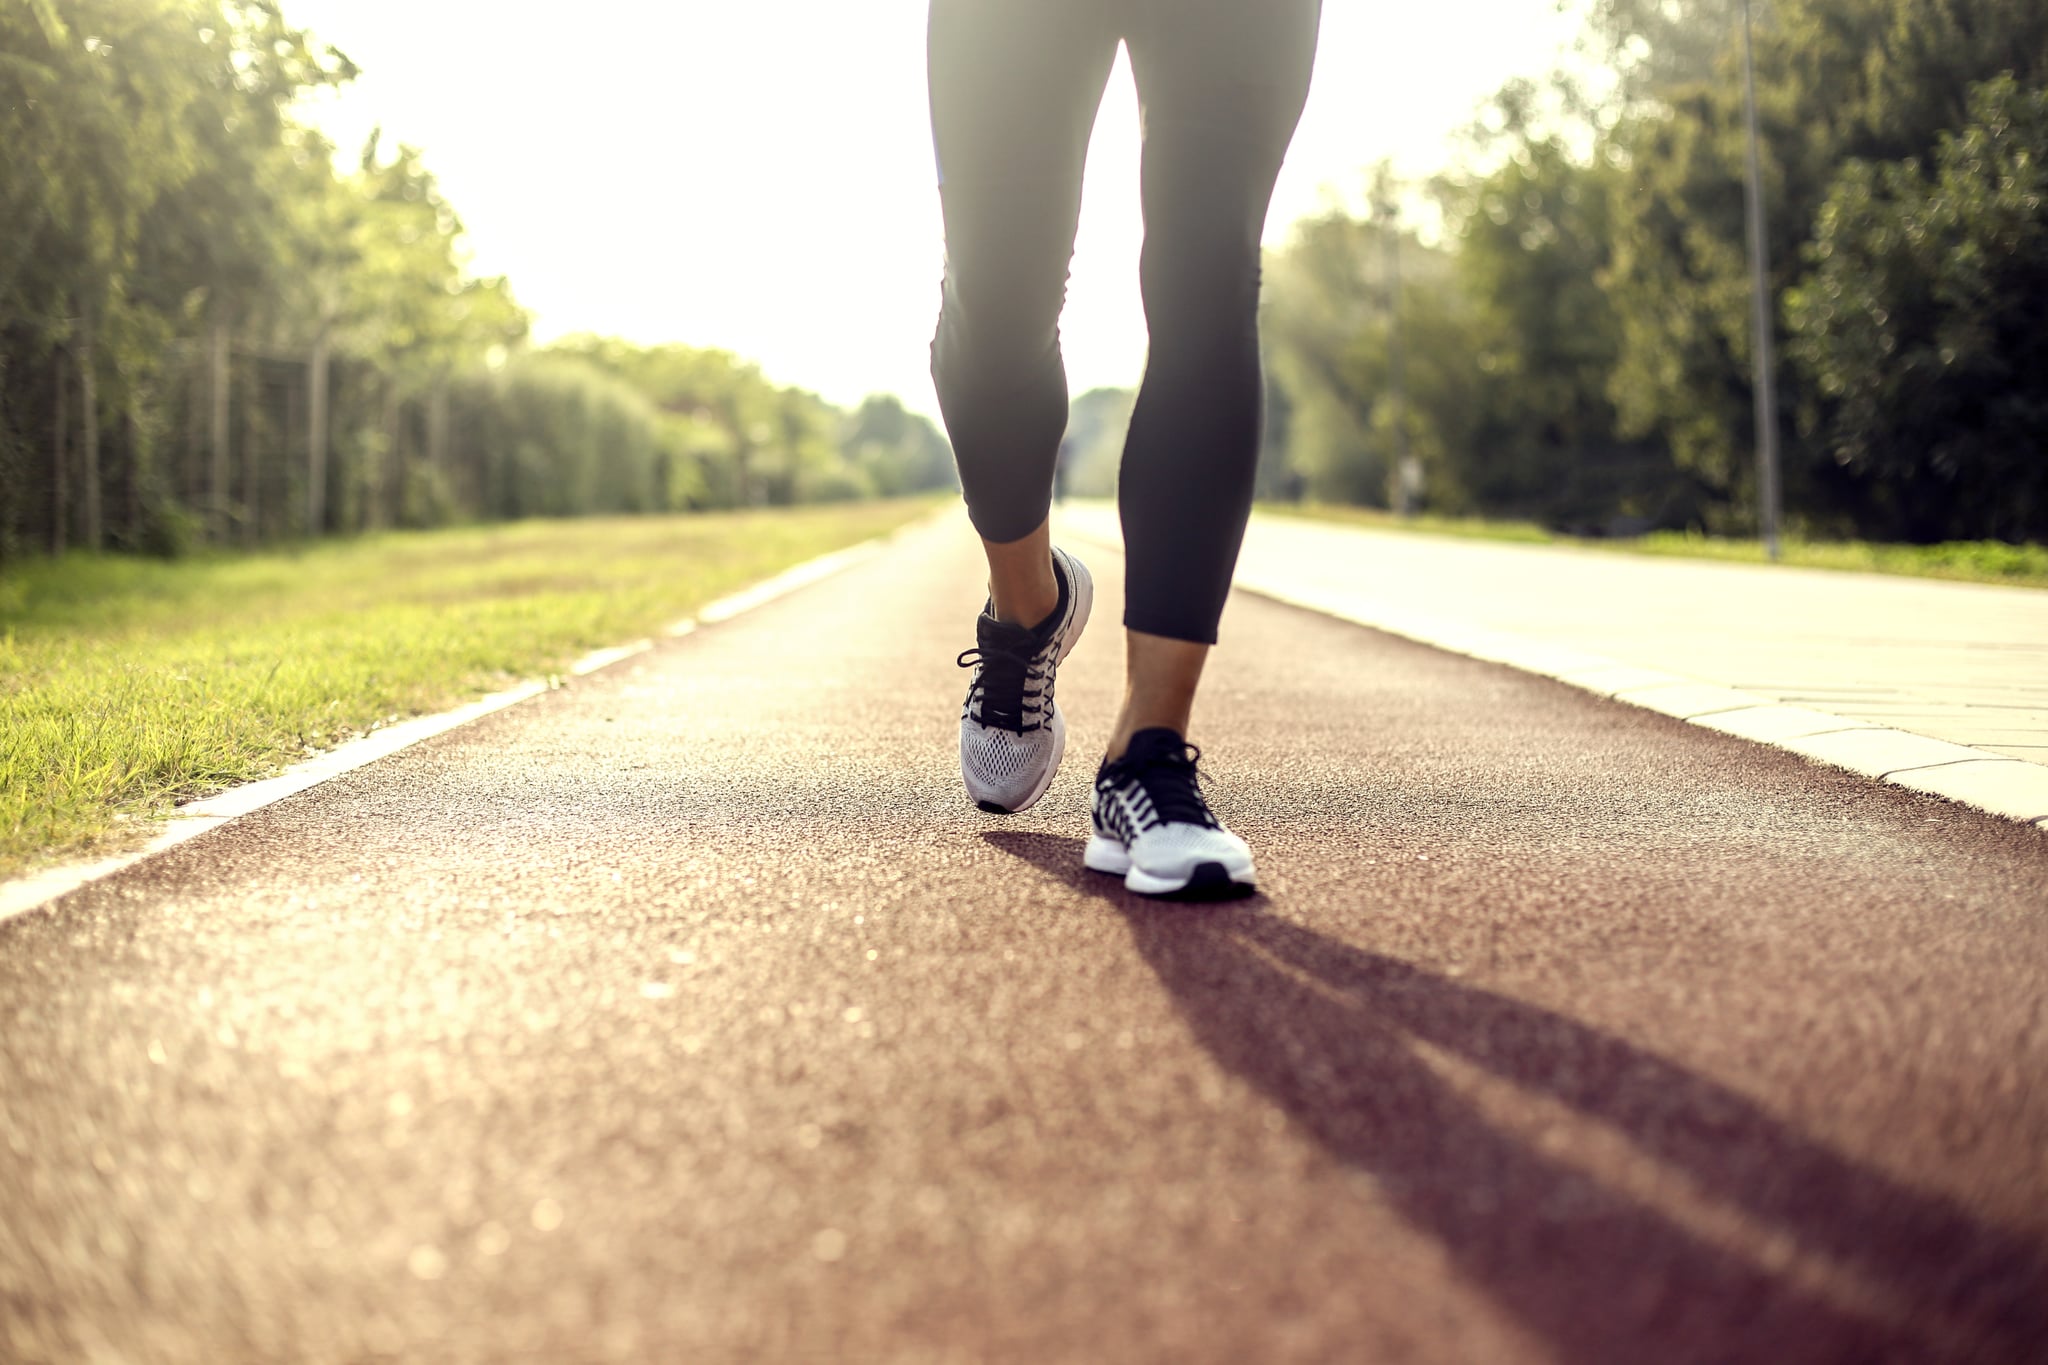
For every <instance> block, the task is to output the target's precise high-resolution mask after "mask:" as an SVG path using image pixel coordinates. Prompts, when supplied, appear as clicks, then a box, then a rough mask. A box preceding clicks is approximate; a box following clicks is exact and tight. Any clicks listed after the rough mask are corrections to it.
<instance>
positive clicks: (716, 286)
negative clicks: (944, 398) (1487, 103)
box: [285, 0, 1576, 413]
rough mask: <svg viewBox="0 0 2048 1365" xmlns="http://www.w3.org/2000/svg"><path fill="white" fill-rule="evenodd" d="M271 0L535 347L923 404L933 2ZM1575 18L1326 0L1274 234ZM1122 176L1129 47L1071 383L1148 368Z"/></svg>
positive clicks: (928, 308)
mask: <svg viewBox="0 0 2048 1365" xmlns="http://www.w3.org/2000/svg"><path fill="white" fill-rule="evenodd" d="M1030 2H1031V0H1026V3H1030ZM1255 2H1256V0H1255ZM285 12H286V14H287V15H288V16H289V18H290V19H291V20H292V21H293V22H294V23H297V24H299V25H301V26H304V27H306V28H309V29H311V30H312V31H313V33H314V34H315V36H316V37H318V38H320V39H322V40H323V41H326V42H329V43H332V44H334V45H335V46H337V47H339V48H340V49H341V50H342V51H344V52H346V53H347V54H348V55H349V57H350V58H352V59H353V60H354V61H355V62H356V63H357V65H359V66H360V67H361V68H362V69H363V75H362V77H361V78H360V79H359V80H358V81H356V82H354V83H353V84H352V85H351V86H349V87H348V88H346V89H345V90H344V91H342V92H340V93H338V94H332V95H323V96H321V97H320V98H318V99H317V100H315V101H312V102H309V104H308V105H307V107H306V109H305V113H306V115H307V117H309V118H310V119H311V120H312V121H313V122H314V123H315V124H317V125H318V126H320V127H321V128H322V129H323V130H325V131H326V132H327V133H328V134H329V136H330V137H332V138H334V140H335V141H336V142H337V143H338V144H340V145H341V146H342V147H343V148H344V149H350V150H353V149H356V148H359V147H360V145H361V143H362V140H363V138H364V137H365V136H366V135H367V133H368V132H369V130H370V129H371V128H372V127H376V126H381V127H382V128H383V130H384V135H385V137H386V139H387V140H388V141H390V142H401V141H402V142H406V143H410V144H412V145H415V146H418V147H420V148H422V149H423V150H424V152H425V156H426V164H427V166H428V167H429V169H431V170H432V171H433V172H434V173H435V174H436V175H437V176H438V177H439V179H440V181H441V185H442V189H443V190H444V192H445V193H446V194H447V196H448V198H449V200H450V202H452V203H453V204H454V206H455V208H456V210H457V212H458V213H459V214H460V215H461V217H462V220H463V223H464V225H465V226H466V227H467V229H468V243H469V247H470V250H471V252H472V254H473V259H474V265H475V268H476V269H477V270H478V271H479V272H480V273H484V274H504V275H507V276H509V277H510V278H511V282H512V288H513V292H514V293H515V295H516V296H517V297H518V298H519V300H520V301H521V302H522V303H523V304H524V305H525V306H526V307H527V308H529V309H530V310H532V311H533V313H534V315H535V321H534V335H535V338H536V340H539V341H543V342H545V341H547V340H550V339H552V338H555V337H559V336H562V335H565V334H567V333H571V332H582V331H594V332H601V333H607V334H611V335H616V336H622V337H625V338H628V339H630V340H633V341H636V342H642V343H650V344H651V343H658V342H664V341H680V342H685V343H688V344H690V345H695V346H715V347H720V348H722V349H725V350H729V351H733V352H735V353H737V354H739V355H741V356H743V357H745V358H746V359H748V360H751V361H754V362H756V363H758V364H759V365H760V366H761V367H762V369H763V371H764V372H765V373H766V374H767V375H768V376H769V377H770V378H772V379H774V380H775V381H776V382H778V383H782V384H795V385H800V386H802V387H804V388H807V389H812V390H815V391H817V392H819V393H821V394H822V395H824V396H825V397H826V398H827V399H829V400H831V401H832V402H835V403H839V404H842V405H846V406H851V405H853V404H855V403H858V402H859V401H860V399H861V398H862V397H863V396H864V395H866V394H869V393H895V394H897V395H898V396H900V397H901V398H902V399H903V400H904V402H905V403H906V404H907V405H909V406H910V407H912V408H914V409H916V410H918V411H921V412H926V413H935V412H936V411H937V400H936V399H935V397H934V396H933V394H932V389H931V380H930V377H929V375H928V373H927V365H928V363H929V351H928V347H929V343H930V339H931V334H932V326H933V321H934V318H935V317H936V314H937V309H938V301H939V285H938V282H939V275H940V270H941V267H942V263H943V238H942V233H941V229H940V220H939V204H938V191H937V187H936V183H935V174H934V169H933V163H932V152H931V131H930V117H929V110H928V106H927V104H926V95H925V80H924V56H925V47H924V27H925V0H608V3H606V4H604V5H601V6H590V7H583V8H576V9H572V8H571V7H568V6H562V5H552V4H551V5H546V6H541V5H523V4H518V3H506V0H285ZM1575 28H1576V26H1575V23H1574V22H1573V21H1572V20H1571V19H1570V18H1568V17H1565V16H1560V15H1559V14H1557V13H1556V12H1555V6H1554V4H1553V3H1552V0H1430V2H1429V3H1426V4H1409V3H1403V4H1396V3H1393V0H1326V7H1325V13H1324V19H1323V32H1322V43H1321V48H1320V51H1319V54H1318V58H1317V67H1316V75H1315V83H1314V85H1313V87H1312V89H1311V91H1310V95H1309V102H1308V108H1307V110H1306V112H1305V113H1304V114H1303V117H1302V123H1301V127H1300V129H1299V131H1298V132H1297V133H1296V136H1295V141H1294V145H1293V147H1292V149H1291V151H1290V153H1289V156H1288V160H1287V164H1286V167H1285V169H1284V170H1283V171H1282V174H1281V179H1280V184H1279V187H1278V189H1277V191H1276V193H1275V196H1274V203H1273V209H1272V213H1271V216H1270V217H1269V219H1268V222H1267V240H1268V241H1269V242H1272V243H1277V242H1280V241H1283V240H1285V237H1286V234H1287V231H1288V228H1289V226H1290V225H1291V224H1292V223H1293V222H1295V221H1296V220H1298V219H1300V218H1302V217H1304V216H1307V215H1310V214H1313V213H1315V212H1317V211H1319V210H1320V209H1322V208H1324V207H1326V206H1328V205H1329V204H1331V203H1332V202H1337V203H1345V204H1350V205H1356V204H1357V203H1358V201H1359V198H1360V195H1359V191H1360V189H1361V188H1362V186H1363V184H1364V181H1365V176H1366V172H1367V168H1369V167H1370V166H1371V165H1372V164H1373V163H1375V162H1377V161H1378V160H1380V159H1381V158H1383V157H1387V158H1391V159H1392V160H1393V162H1394V165H1395V167H1396V169H1397V170H1399V171H1401V172H1403V173H1407V174H1412V175H1418V176H1419V175H1426V174H1428V173H1431V172H1433V171H1436V170H1438V169H1440V168H1441V167H1442V166H1444V165H1445V164H1446V163H1447V162H1448V160H1449V159H1450V157H1451V155H1452V153H1453V140H1454V138H1455V136H1456V134H1457V133H1458V132H1459V131H1460V130H1461V129H1463V128H1464V127H1466V126H1467V125H1468V124H1469V123H1470V122H1471V120H1472V117H1473V115H1474V113H1475V111H1476V110H1477V108H1478V106H1479V105H1480V104H1481V103H1482V102H1483V101H1484V100H1485V99H1486V98H1487V96H1488V95H1490V94H1491V93H1492V92H1493V91H1494V90H1495V89H1497V88H1498V87H1499V86H1500V84H1501V83H1502V82H1503V81H1504V80H1506V79H1508V78H1509V77H1512V76H1516V75H1528V76H1540V75H1542V74H1543V73H1545V72H1547V71H1549V70H1550V69H1551V68H1552V67H1553V66H1555V65H1556V64H1557V63H1558V61H1559V60H1560V58H1561V56H1562V55H1563V53H1564V51H1565V49H1566V47H1567V45H1568V44H1569V41H1570V39H1571V37H1572V35H1573V33H1574V32H1575ZM1137 179H1138V113H1137V96H1136V93H1135V90H1134V89H1133V87H1132V84H1131V78H1130V70H1129V67H1128V65H1127V64H1126V63H1125V61H1124V60H1123V59H1122V58H1121V57H1119V59H1118V64H1117V70H1116V73H1115V74H1114V75H1113V76H1112V77H1111V80H1110V87H1109V92H1108V94H1107V95H1106V96H1105V97H1104V99H1103V105H1102V109H1101V112H1100V115H1099V116H1098V118H1097V122H1096V127H1095V137H1094V141H1093V143H1092V144H1091V146H1090V151H1089V164H1088V179H1087V182H1086V185H1085V189H1084V196H1083V208H1082V221H1081V231H1080V236H1079V239H1078V240H1077V242H1076V244H1075V257H1074V266H1073V281H1072V284H1071V287H1070V291H1069V296H1068V303H1067V310H1066V314H1065V316H1064V319H1063V326H1062V331H1063V334H1064V336H1065V339H1066V355H1067V369H1068V375H1069V380H1070V383H1071V386H1072V388H1073V390H1074V392H1076V393H1079V392H1082V391H1083V390H1086V389H1088V388H1093V387H1096V386H1098V385H1112V384H1114V385H1123V384H1133V383H1135V382H1136V381H1137V379H1138V378H1139V376H1140V375H1141V374H1142V372H1143V369H1144V362H1145V322H1144V315H1143V312H1142V309H1141V307H1140V304H1139V299H1138V283H1137V259H1138V248H1139V244H1140V242H1141V240H1142V236H1143V229H1142V222H1141V217H1140V213H1139V209H1138V194H1137Z"/></svg>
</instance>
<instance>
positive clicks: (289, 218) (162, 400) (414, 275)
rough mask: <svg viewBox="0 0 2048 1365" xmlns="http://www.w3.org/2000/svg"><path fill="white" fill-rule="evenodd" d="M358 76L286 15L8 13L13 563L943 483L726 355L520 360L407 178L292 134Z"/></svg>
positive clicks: (498, 296) (518, 341)
mask: <svg viewBox="0 0 2048 1365" xmlns="http://www.w3.org/2000/svg"><path fill="white" fill-rule="evenodd" d="M354 75H355V68H354V66H353V65H352V64H351V63H350V62H349V61H348V59H347V58H346V57H344V56H342V55H341V54H340V53H338V52H335V51H334V50H333V49H331V48H326V47H323V46H321V45H319V44H317V43H316V42H315V41H314V40H313V39H312V38H311V37H310V36H309V35H308V34H306V33H305V32H303V31H302V30H299V29H296V28H294V27H292V26H291V25H290V24H289V23H288V22H287V21H286V20H285V19H284V17H283V15H282V12H281V10H280V8H279V4H278V2H277V0H64V3H62V4H57V3H54V0H32V2H31V0H0V146H4V147H5V148H6V154H5V156H4V157H0V222H4V223H5V224H6V227H7V230H6V232H4V233H0V478H4V483H0V557H6V556H10V555H14V554H19V553H21V552H24V551H27V550H31V549H39V548H45V547H47V548H49V549H52V550H57V551H61V550H63V549H64V548H65V547H66V546H67V545H72V544H81V543H82V544H84V545H86V546H88V547H91V548H100V547H102V546H107V545H112V546H116V547H121V548H128V549H141V550H148V551H150V552H152V553H159V554H167V553H176V552H180V551H182V550H183V549H184V548H187V547H189V546H191V545H193V544H195V543H197V542H201V541H207V540H210V541H213V542H215V543H219V542H222V541H244V542H253V541H258V540H262V539H265V538H275V537H278V536H286V535H293V534H318V533H322V532H325V531H329V530H341V531H355V530H364V529H374V528H377V527H382V526H391V525H403V526H425V525H435V524H439V523H442V522H446V521H450V520H457V519H462V518H467V517H478V516H492V515H531V514H538V513H547V514H551V515H571V514H578V513H584V512H591V511H621V510H641V511H656V510H665V509H674V508H706V507H731V506H748V505H754V504H770V505H786V504H790V503H794V502H801V501H808V500H816V499H843V498H848V497H860V496H868V495H870V494H872V493H875V492H894V491H909V490H912V489H919V488H925V487H933V486H937V485H938V484H940V483H943V482H945V481H946V480H947V479H948V478H949V477H950V468H949V466H950V456H949V455H948V453H947V450H946V447H945V444H944V442H943V440H941V439H939V438H938V436H937V433H936V432H935V431H934V430H933V429H932V428H931V426H930V424H929V423H926V422H923V421H922V419H918V418H914V417H911V416H909V415H908V414H905V413H903V412H902V410H901V408H900V405H899V406H898V407H897V408H896V409H895V410H894V413H893V414H892V413H890V412H889V411H886V410H885V409H883V408H872V410H870V409H864V410H863V413H862V414H861V415H859V416H857V417H855V418H851V419H849V418H848V417H847V416H846V415H845V414H842V413H840V412H839V411H838V410H836V409H834V408H832V407H830V406H829V405H827V404H825V403H824V402H823V401H822V400H820V399H819V398H817V397H816V396H815V395H812V394H808V393H804V392H802V391H801V390H796V389H787V388H782V387H778V386H776V385H774V384H771V383H769V382H768V381H767V380H766V379H764V378H763V377H762V376H761V375H760V373H759V372H758V371H757V370H755V369H753V368H752V367H751V366H747V365H743V364H741V363H740V362H738V361H736V360H735V359H733V357H731V356H729V355H725V354H723V353H720V352H714V351H693V350H690V349H689V348H685V347H656V348H644V349H643V348H632V347H627V346H624V345H623V344H622V343H613V342H598V341H595V340H593V339H584V340H583V341H582V342H580V343H571V344H569V345H568V346H566V347H565V348H561V349H563V350H564V351H565V352H566V354H567V355H568V356H570V357H571V358H574V359H580V361H581V362H582V363H581V364H567V363H565V362H564V361H563V360H562V357H560V356H554V357H550V358H547V359H545V360H535V361H531V362H529V361H526V360H522V359H520V358H519V356H520V349H521V346H522V343H523V342H524V339H525V337H526V332H527V317H526V314H525V312H524V311H523V310H522V309H521V308H520V307H519V306H518V304H517V302H516V301H515V300H514V298H513V295H512V292H511V289H510V287H509V285H508V283H507V282H506V281H505V280H504V279H502V278H480V277H478V276H477V275H475V274H474V272H473V271H471V270H470V268H469V263H468V259H467V255H466V252H465V250H464V248H463V243H462V231H463V229H462V222H461V219H460V217H459V215H458V214H457V213H456V211H455V208H454V206H453V205H452V204H450V203H449V202H448V200H447V198H446V196H445V195H444V194H443V193H442V192H441V189H440V187H439V185H438V183H437V182H436V180H435V177H434V176H433V174H432V173H431V171H430V170H429V169H428V167H427V164H426V160H425V158H424V156H423V155H422V153H421V152H420V151H419V150H418V149H417V148H413V147H409V146H399V147H397V148H396V149H395V150H391V149H387V148H386V147H385V145H384V142H383V139H382V138H381V136H378V135H372V136H371V137H370V138H369V140H368V141H367V143H366V144H365V146H364V147H363V148H362V149H361V151H360V154H359V155H358V156H356V157H355V158H354V160H353V162H352V164H350V165H348V166H346V167H344V168H341V169H337V167H336V164H335V159H334V149H333V148H332V147H330V146H329V145H328V144H327V143H326V142H324V141H323V140H322V139H321V138H320V137H318V136H317V135H316V134H314V133H312V132H311V131H309V130H308V129H306V128H304V127H303V126H301V125H300V124H298V123H297V122H296V121H295V119H294V115H293V108H292V106H293V101H294V100H295V99H297V98H298V97H299V96H300V95H302V94H303V93H305V92H307V91H310V90H314V89H316V88H319V87H323V86H331V85H335V84H339V83H341V82H345V81H347V80H349V79H351V78H353V76H354ZM508 361H509V362H510V363H509V364H508V363H507V362H508Z"/></svg>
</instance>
